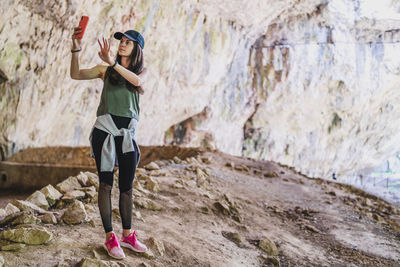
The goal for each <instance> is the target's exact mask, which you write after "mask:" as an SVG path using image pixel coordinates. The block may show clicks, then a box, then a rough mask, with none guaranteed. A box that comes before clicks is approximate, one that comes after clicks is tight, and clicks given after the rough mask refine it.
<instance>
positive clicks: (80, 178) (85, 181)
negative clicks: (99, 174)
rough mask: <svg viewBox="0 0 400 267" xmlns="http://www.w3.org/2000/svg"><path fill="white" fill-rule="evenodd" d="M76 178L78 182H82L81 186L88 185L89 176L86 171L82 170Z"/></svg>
mask: <svg viewBox="0 0 400 267" xmlns="http://www.w3.org/2000/svg"><path fill="white" fill-rule="evenodd" d="M76 179H77V180H78V182H79V183H80V185H81V186H88V182H89V177H88V176H87V175H86V174H85V173H84V172H82V171H81V172H80V173H79V174H78V175H77V176H76Z"/></svg>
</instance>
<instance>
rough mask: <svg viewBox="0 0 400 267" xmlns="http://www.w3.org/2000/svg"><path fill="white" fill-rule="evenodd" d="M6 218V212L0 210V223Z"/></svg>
mask: <svg viewBox="0 0 400 267" xmlns="http://www.w3.org/2000/svg"><path fill="white" fill-rule="evenodd" d="M6 216H7V212H6V210H5V209H0V221H1V220H2V218H4V217H6Z"/></svg>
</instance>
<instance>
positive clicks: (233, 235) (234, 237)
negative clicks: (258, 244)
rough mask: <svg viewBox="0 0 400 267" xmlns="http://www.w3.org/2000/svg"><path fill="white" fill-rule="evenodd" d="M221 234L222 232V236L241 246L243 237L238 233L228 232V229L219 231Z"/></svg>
mask: <svg viewBox="0 0 400 267" xmlns="http://www.w3.org/2000/svg"><path fill="white" fill-rule="evenodd" d="M221 234H222V236H223V237H225V238H226V239H228V240H230V241H232V242H233V243H235V244H236V245H237V246H239V247H242V246H243V240H244V239H243V238H242V236H240V235H239V234H238V233H235V232H228V231H221Z"/></svg>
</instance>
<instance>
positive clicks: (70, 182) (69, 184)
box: [56, 176, 82, 194]
mask: <svg viewBox="0 0 400 267" xmlns="http://www.w3.org/2000/svg"><path fill="white" fill-rule="evenodd" d="M81 187H82V186H81V184H80V183H79V181H78V179H77V178H76V177H74V176H70V177H68V178H67V179H65V180H64V181H62V182H61V183H58V184H57V185H56V189H57V190H58V191H60V192H61V193H62V194H65V193H67V192H68V191H73V190H75V189H77V188H81Z"/></svg>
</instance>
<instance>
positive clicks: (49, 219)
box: [39, 213, 57, 224]
mask: <svg viewBox="0 0 400 267" xmlns="http://www.w3.org/2000/svg"><path fill="white" fill-rule="evenodd" d="M39 219H40V220H41V221H42V222H43V223H46V224H57V219H56V216H54V214H53V213H46V214H44V215H42V216H40V217H39Z"/></svg>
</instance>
